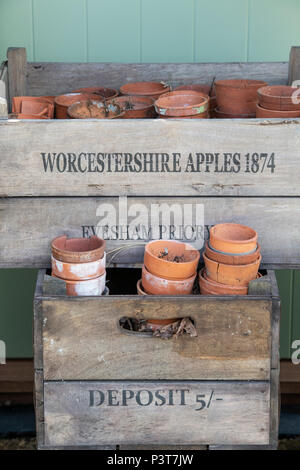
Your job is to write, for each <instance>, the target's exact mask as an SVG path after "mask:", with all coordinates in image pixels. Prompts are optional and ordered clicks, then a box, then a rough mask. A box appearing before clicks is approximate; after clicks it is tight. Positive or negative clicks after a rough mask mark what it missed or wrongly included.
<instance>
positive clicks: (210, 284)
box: [199, 268, 248, 295]
mask: <svg viewBox="0 0 300 470" xmlns="http://www.w3.org/2000/svg"><path fill="white" fill-rule="evenodd" d="M199 287H200V293H201V294H202V295H247V294H248V286H245V287H244V286H241V287H240V286H227V285H226V284H221V283H220V282H215V281H212V280H211V279H207V277H206V276H205V268H203V269H201V271H200V273H199Z"/></svg>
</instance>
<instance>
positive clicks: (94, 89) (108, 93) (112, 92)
mask: <svg viewBox="0 0 300 470" xmlns="http://www.w3.org/2000/svg"><path fill="white" fill-rule="evenodd" d="M72 93H88V94H93V95H100V96H103V98H105V99H106V100H109V99H112V98H116V97H117V96H118V95H119V91H118V90H116V89H115V88H105V87H98V86H91V87H87V88H79V89H78V90H74V91H73V92H72Z"/></svg>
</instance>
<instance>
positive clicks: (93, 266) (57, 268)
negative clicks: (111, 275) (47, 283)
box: [51, 253, 106, 281]
mask: <svg viewBox="0 0 300 470" xmlns="http://www.w3.org/2000/svg"><path fill="white" fill-rule="evenodd" d="M105 258H106V256H105V253H104V255H103V257H102V258H101V259H99V260H96V261H91V262H89V263H64V262H63V261H59V260H57V259H55V258H54V257H53V256H51V265H52V274H54V275H55V276H56V277H60V278H61V279H65V280H70V281H82V280H86V279H94V278H95V277H99V276H101V275H102V274H103V273H104V272H105V261H106V259H105Z"/></svg>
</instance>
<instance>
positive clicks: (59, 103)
mask: <svg viewBox="0 0 300 470" xmlns="http://www.w3.org/2000/svg"><path fill="white" fill-rule="evenodd" d="M86 100H93V101H101V102H102V101H104V98H103V97H102V96H100V95H93V94H88V93H67V94H66V95H60V96H57V97H56V98H55V100H54V102H55V117H56V119H69V116H68V108H69V107H70V106H71V105H72V104H73V103H77V102H78V101H86Z"/></svg>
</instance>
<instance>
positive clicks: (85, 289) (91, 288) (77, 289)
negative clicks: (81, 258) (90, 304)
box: [53, 272, 106, 296]
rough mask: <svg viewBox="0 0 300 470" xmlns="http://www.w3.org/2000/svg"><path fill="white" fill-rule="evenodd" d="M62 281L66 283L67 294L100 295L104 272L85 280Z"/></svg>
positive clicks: (102, 288) (104, 278)
mask: <svg viewBox="0 0 300 470" xmlns="http://www.w3.org/2000/svg"><path fill="white" fill-rule="evenodd" d="M53 276H54V275H53ZM54 277H57V276H54ZM64 281H65V283H66V291H67V295H73V296H74V295H102V293H103V292H104V290H105V282H106V272H104V273H103V274H102V275H101V276H99V277H96V278H94V279H88V280H86V281H71V280H66V279H64Z"/></svg>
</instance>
